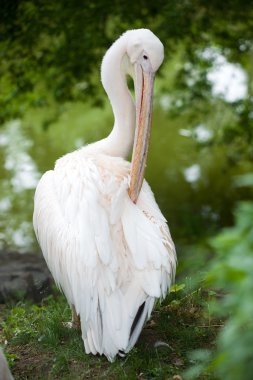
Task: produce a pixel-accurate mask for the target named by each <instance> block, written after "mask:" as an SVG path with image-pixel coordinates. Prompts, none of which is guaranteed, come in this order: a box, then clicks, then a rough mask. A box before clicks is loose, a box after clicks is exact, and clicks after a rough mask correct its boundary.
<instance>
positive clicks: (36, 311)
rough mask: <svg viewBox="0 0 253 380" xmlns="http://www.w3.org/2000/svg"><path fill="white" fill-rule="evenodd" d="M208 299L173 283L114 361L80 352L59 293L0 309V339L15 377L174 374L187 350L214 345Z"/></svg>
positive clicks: (187, 362)
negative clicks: (125, 352) (36, 302)
mask: <svg viewBox="0 0 253 380" xmlns="http://www.w3.org/2000/svg"><path fill="white" fill-rule="evenodd" d="M209 299H210V295H209V294H208V293H207V292H203V291H201V290H197V291H192V292H189V290H188V293H187V290H186V289H183V287H179V288H174V292H173V293H171V295H170V296H168V297H167V299H166V300H165V301H164V302H163V304H162V305H157V308H156V309H155V310H154V312H153V314H152V317H151V320H150V321H149V322H148V323H147V324H146V327H145V328H144V330H143V333H142V335H141V337H140V339H139V342H138V344H137V345H136V347H135V348H134V349H133V350H132V351H131V352H130V353H129V354H128V356H127V357H126V358H124V359H122V358H117V359H116V360H115V362H114V363H109V362H108V361H107V360H106V358H105V357H103V356H93V355H86V354H85V353H84V349H83V343H82V339H81V334H80V332H79V331H75V330H70V329H68V328H66V327H65V326H64V325H63V323H62V322H65V321H68V320H70V317H71V316H70V310H69V307H68V305H67V303H66V301H65V299H64V297H63V296H62V295H60V294H59V293H55V294H54V295H53V296H50V297H48V298H46V299H44V300H43V302H42V304H41V305H31V304H29V303H27V302H24V303H21V302H20V303H18V304H16V305H12V306H11V305H9V306H5V307H4V308H2V309H1V312H0V323H1V327H0V328H1V330H2V335H1V338H0V339H1V341H0V344H2V345H3V344H5V346H6V347H5V352H6V356H7V359H8V361H9V365H10V366H11V369H12V372H13V375H14V377H15V379H16V380H19V379H20V380H21V379H22V380H23V379H35V380H37V379H38V380H42V379H47V380H51V379H61V380H74V379H91V378H92V379H128V380H131V379H140V380H144V379H145V380H146V379H147V380H149V379H150V380H155V379H173V377H174V379H177V377H175V376H176V375H179V376H180V375H182V373H183V372H184V371H185V369H187V368H189V367H190V366H191V365H192V364H193V361H192V360H191V359H189V355H188V354H189V351H191V350H194V349H205V348H211V347H212V345H213V342H214V340H215V337H216V333H217V322H215V321H212V320H211V318H210V315H208V313H206V312H205V311H204V310H207V308H206V307H203V303H206V302H209ZM6 342H7V344H6ZM202 379H211V377H210V376H208V375H206V376H202Z"/></svg>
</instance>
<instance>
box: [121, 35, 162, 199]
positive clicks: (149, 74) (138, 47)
mask: <svg viewBox="0 0 253 380" xmlns="http://www.w3.org/2000/svg"><path fill="white" fill-rule="evenodd" d="M125 36H126V37H127V51H126V53H127V56H128V58H129V62H130V70H129V73H130V74H132V76H133V79H134V87H135V102H136V128H135V139H134V148H133V154H132V162H131V173H130V187H129V196H130V198H131V199H132V201H133V202H134V203H136V202H137V200H138V196H139V193H140V190H141V187H142V183H143V178H144V171H145V166H146V161H147V154H148V146H149V137H150V129H151V114H152V98H153V87H154V78H155V73H156V71H157V70H158V68H159V67H160V65H161V64H162V62H163V58H164V49H163V44H162V43H161V41H160V40H159V38H157V37H156V36H155V35H154V34H153V33H152V32H151V31H150V30H148V29H137V30H131V31H128V32H126V33H125Z"/></svg>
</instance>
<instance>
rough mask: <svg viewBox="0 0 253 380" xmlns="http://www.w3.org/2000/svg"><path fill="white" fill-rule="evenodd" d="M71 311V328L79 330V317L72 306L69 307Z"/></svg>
mask: <svg viewBox="0 0 253 380" xmlns="http://www.w3.org/2000/svg"><path fill="white" fill-rule="evenodd" d="M71 310H72V320H71V323H72V328H74V329H78V330H80V328H81V324H80V317H79V315H77V313H76V309H75V306H74V305H72V306H71Z"/></svg>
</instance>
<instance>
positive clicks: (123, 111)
mask: <svg viewBox="0 0 253 380" xmlns="http://www.w3.org/2000/svg"><path fill="white" fill-rule="evenodd" d="M126 75H127V59H126V40H125V38H124V36H123V37H121V38H120V39H119V40H117V41H116V42H115V43H114V44H113V45H112V46H111V47H110V49H109V50H108V51H107V53H106V54H105V56H104V59H103V62H102V67H101V79H102V84H103V86H104V89H105V91H106V93H107V95H108V97H109V100H110V102H111V105H112V110H113V113H114V126H113V130H112V131H111V133H110V135H109V136H108V137H107V138H105V139H103V140H101V141H99V142H98V143H96V147H98V146H99V148H100V149H101V150H102V151H103V152H104V153H105V154H109V155H111V156H118V157H123V158H126V157H127V155H128V154H129V151H130V149H131V147H132V145H133V140H134V130H135V106H134V102H133V99H132V96H131V94H130V91H129V90H128V87H127V81H126Z"/></svg>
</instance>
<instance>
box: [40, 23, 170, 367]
mask: <svg viewBox="0 0 253 380" xmlns="http://www.w3.org/2000/svg"><path fill="white" fill-rule="evenodd" d="M162 61H163V45H162V43H161V42H160V40H159V39H158V38H157V37H156V36H155V35H154V34H153V33H152V32H151V31H150V30H148V29H137V30H130V31H127V32H126V33H124V34H123V35H122V36H121V37H120V38H119V39H118V40H117V41H116V42H114V44H113V45H112V46H111V47H110V49H109V50H108V51H107V53H106V54H105V56H104V59H103V62H102V67H101V78H102V84H103V86H104V88H105V91H106V92H107V95H108V97H109V99H110V102H111V105H112V109H113V113H114V118H115V122H114V127H113V130H112V132H111V133H110V135H109V136H108V137H107V138H105V139H103V140H100V141H98V142H96V143H93V144H90V145H88V146H85V147H83V148H81V149H79V150H76V151H74V152H72V153H69V154H67V155H65V156H63V157H62V158H60V159H59V160H57V162H56V164H55V168H54V170H50V171H47V172H46V173H45V174H44V175H43V176H42V178H41V180H40V182H39V184H38V186H37V189H36V193H35V205H34V217H33V223H34V229H35V232H36V235H37V239H38V241H39V244H40V246H41V249H42V252H43V255H44V257H45V259H46V262H47V264H48V267H49V269H50V271H51V272H52V275H53V277H54V279H55V281H56V284H57V285H58V286H59V287H60V288H61V290H62V291H63V293H64V294H65V296H66V298H67V300H68V303H69V305H70V306H71V307H72V314H73V316H72V322H73V324H74V325H76V324H77V321H78V318H80V323H81V330H82V338H83V341H84V347H85V351H86V353H92V354H94V355H95V354H97V353H99V354H100V355H102V354H104V355H105V356H106V357H107V358H108V360H110V361H113V360H114V358H115V356H116V355H117V354H119V355H121V356H123V355H124V354H126V353H127V352H128V351H129V350H130V349H131V348H132V347H133V346H134V344H135V343H136V341H137V339H138V337H139V335H140V332H141V330H142V327H143V325H144V323H145V321H146V320H147V319H148V318H149V317H150V314H151V311H152V309H153V307H154V303H155V301H156V299H162V298H164V297H165V295H166V293H167V291H168V289H169V287H170V285H171V283H172V281H173V279H174V274H175V267H176V253H175V248H174V244H173V241H172V239H171V236H170V232H169V229H168V226H167V223H166V220H165V218H164V217H163V215H162V213H161V211H160V209H159V207H158V205H157V203H156V201H155V199H154V196H153V193H152V191H151V189H150V187H149V185H148V184H147V182H146V181H144V182H143V176H144V168H145V163H146V156H147V149H148V141H149V134H150V125H151V112H152V93H153V82H154V75H155V72H156V71H157V69H158V68H159V66H160V65H161V63H162ZM127 74H129V75H131V76H132V77H133V79H134V84H135V98H136V106H135V104H134V101H133V99H132V96H131V94H130V91H129V90H128V87H127V81H126V76H127ZM135 125H136V128H135ZM134 135H135V139H134ZM133 142H134V149H133V155H132V165H131V167H130V163H129V162H128V161H126V158H127V156H128V154H129V151H130V149H131V147H132V145H133Z"/></svg>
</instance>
